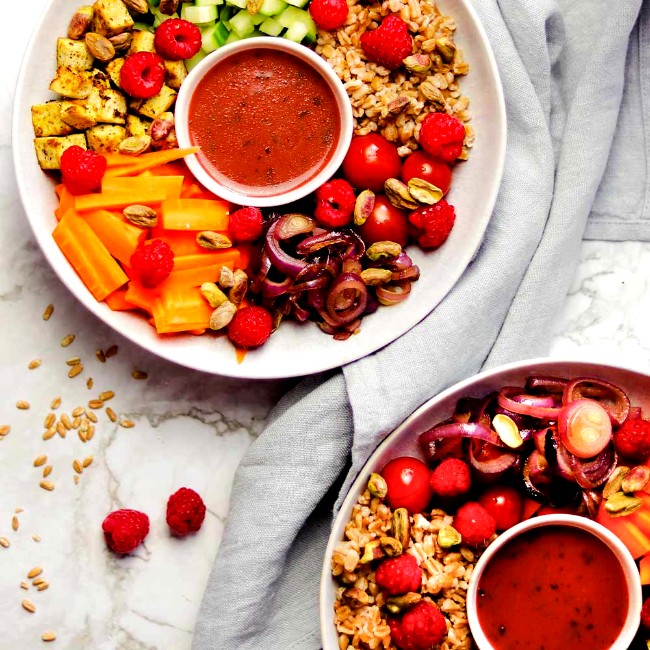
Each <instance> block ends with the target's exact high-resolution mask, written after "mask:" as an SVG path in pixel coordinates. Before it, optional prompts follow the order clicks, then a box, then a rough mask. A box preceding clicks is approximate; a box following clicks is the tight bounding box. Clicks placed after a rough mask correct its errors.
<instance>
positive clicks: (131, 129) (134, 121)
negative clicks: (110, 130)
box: [126, 114, 151, 137]
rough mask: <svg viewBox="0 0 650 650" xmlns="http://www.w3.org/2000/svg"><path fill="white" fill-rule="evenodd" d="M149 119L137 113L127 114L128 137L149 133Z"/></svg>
mask: <svg viewBox="0 0 650 650" xmlns="http://www.w3.org/2000/svg"><path fill="white" fill-rule="evenodd" d="M149 124H151V122H149V120H144V119H142V118H141V117H138V116H137V115H130V114H129V115H127V116H126V135H127V136H128V137H132V136H141V135H148V134H149Z"/></svg>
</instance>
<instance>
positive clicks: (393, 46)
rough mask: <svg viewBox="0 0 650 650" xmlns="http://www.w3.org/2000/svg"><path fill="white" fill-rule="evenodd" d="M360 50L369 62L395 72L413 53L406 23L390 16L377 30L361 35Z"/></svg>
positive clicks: (394, 16)
mask: <svg viewBox="0 0 650 650" xmlns="http://www.w3.org/2000/svg"><path fill="white" fill-rule="evenodd" d="M361 49H362V50H363V53H364V54H365V55H366V57H367V58H368V60H369V61H373V62H374V63H378V64H379V65H381V66H384V68H388V69H389V70H395V69H396V68H399V67H400V66H401V65H402V61H404V59H405V58H406V57H407V56H409V55H410V54H411V53H412V52H413V38H412V37H411V34H409V29H408V26H407V25H406V23H405V22H404V21H403V20H402V19H401V18H400V17H399V16H396V15H390V16H386V18H384V20H383V21H382V22H381V25H379V27H377V29H373V30H372V31H369V32H364V33H363V34H362V35H361Z"/></svg>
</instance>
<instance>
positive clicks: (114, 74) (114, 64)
mask: <svg viewBox="0 0 650 650" xmlns="http://www.w3.org/2000/svg"><path fill="white" fill-rule="evenodd" d="M123 65H124V58H123V57H120V58H119V59H113V60H112V61H111V62H110V63H109V64H108V65H107V66H106V72H107V73H108V76H109V77H110V78H111V81H112V82H113V83H114V84H115V86H117V88H120V87H121V86H120V70H121V69H122V66H123Z"/></svg>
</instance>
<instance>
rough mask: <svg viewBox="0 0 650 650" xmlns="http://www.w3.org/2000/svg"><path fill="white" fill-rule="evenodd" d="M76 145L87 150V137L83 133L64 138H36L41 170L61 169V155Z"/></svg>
mask: <svg viewBox="0 0 650 650" xmlns="http://www.w3.org/2000/svg"><path fill="white" fill-rule="evenodd" d="M75 144H76V145H79V146H80V147H82V148H83V149H86V136H85V135H84V134H83V133H73V134H72V135H66V136H65V137H62V138H54V137H52V138H34V147H35V148H36V157H37V158H38V164H39V165H40V166H41V169H60V168H61V155H62V154H63V152H64V151H65V150H66V149H67V148H68V147H72V146H73V145H75Z"/></svg>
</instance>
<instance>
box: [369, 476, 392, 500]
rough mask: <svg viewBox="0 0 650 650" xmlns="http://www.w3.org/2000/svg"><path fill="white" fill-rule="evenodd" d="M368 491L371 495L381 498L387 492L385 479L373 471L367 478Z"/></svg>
mask: <svg viewBox="0 0 650 650" xmlns="http://www.w3.org/2000/svg"><path fill="white" fill-rule="evenodd" d="M368 492H370V494H372V496H373V497H379V498H380V499H383V498H384V497H385V496H386V494H388V484H387V483H386V479H385V478H384V477H383V476H382V475H381V474H376V473H375V472H373V473H372V474H371V475H370V478H369V479H368Z"/></svg>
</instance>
